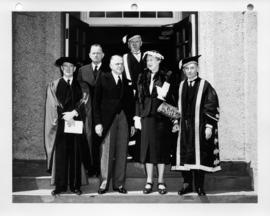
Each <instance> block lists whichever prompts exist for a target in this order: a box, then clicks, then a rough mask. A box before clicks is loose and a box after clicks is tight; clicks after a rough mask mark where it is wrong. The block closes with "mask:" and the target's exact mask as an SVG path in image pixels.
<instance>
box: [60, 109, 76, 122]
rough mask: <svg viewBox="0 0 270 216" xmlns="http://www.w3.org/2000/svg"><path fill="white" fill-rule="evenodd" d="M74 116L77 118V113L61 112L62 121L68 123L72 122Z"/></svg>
mask: <svg viewBox="0 0 270 216" xmlns="http://www.w3.org/2000/svg"><path fill="white" fill-rule="evenodd" d="M75 116H78V113H77V112H76V111H75V110H73V111H71V112H63V117H62V119H64V120H65V121H70V120H73V118H74V117H75Z"/></svg>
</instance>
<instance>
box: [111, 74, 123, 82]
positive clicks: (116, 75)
mask: <svg viewBox="0 0 270 216" xmlns="http://www.w3.org/2000/svg"><path fill="white" fill-rule="evenodd" d="M112 75H113V78H114V80H115V83H116V84H117V82H118V77H120V79H121V80H123V79H122V74H120V75H118V74H116V73H114V72H113V71H112Z"/></svg>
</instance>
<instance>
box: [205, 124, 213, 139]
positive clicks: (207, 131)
mask: <svg viewBox="0 0 270 216" xmlns="http://www.w3.org/2000/svg"><path fill="white" fill-rule="evenodd" d="M211 136H212V128H210V127H206V128H205V139H207V140H208V139H210V138H211Z"/></svg>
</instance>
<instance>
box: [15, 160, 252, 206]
mask: <svg viewBox="0 0 270 216" xmlns="http://www.w3.org/2000/svg"><path fill="white" fill-rule="evenodd" d="M221 167H222V171H219V172H216V173H207V174H206V176H205V190H206V192H207V194H208V195H209V196H210V198H209V196H207V197H206V198H200V197H198V196H197V195H196V194H195V193H193V194H190V195H188V196H187V197H180V196H178V195H177V191H178V190H179V189H180V188H181V186H182V183H183V178H182V175H181V172H171V171H170V166H166V169H165V181H166V184H167V187H168V191H169V193H168V194H167V195H165V196H160V195H159V194H158V193H157V192H156V190H157V185H156V182H157V179H156V173H155V179H154V183H155V184H154V188H153V189H154V193H152V194H151V195H144V194H142V189H143V187H144V185H145V180H146V179H145V170H144V166H143V165H142V164H139V163H133V162H129V163H128V164H127V178H126V189H127V190H128V192H129V193H128V194H127V195H121V194H119V193H116V192H114V191H112V189H111V186H110V189H109V192H108V193H106V194H105V195H102V196H100V195H98V194H97V190H98V187H99V179H98V178H96V177H92V178H89V179H88V180H89V184H88V185H85V186H82V187H81V189H82V191H83V195H82V196H77V195H74V194H71V193H70V192H67V193H64V194H61V196H60V198H53V197H52V196H51V195H50V192H51V191H52V190H53V189H54V186H51V185H50V175H49V173H47V172H46V171H45V170H46V162H45V161H20V160H14V161H13V184H12V185H13V188H12V191H13V202H16V203H41V202H46V203H50V202H53V203H58V202H59V203H89V202H90V203H115V202H116V203H117V202H124V203H178V202H179V203H201V202H206V203H207V202H214V203H215V202H216V203H219V202H221V203H222V202H257V196H256V195H255V194H253V193H254V192H253V191H252V178H251V177H250V175H249V165H248V164H247V163H244V162H222V163H221ZM239 191H244V192H245V193H252V194H249V195H248V196H246V195H239ZM218 192H225V193H227V194H228V193H232V192H235V194H234V195H233V196H232V195H228V196H227V195H226V194H225V195H224V196H223V195H217V193H218ZM222 196H223V197H222ZM188 197H189V198H188ZM226 197H228V198H226Z"/></svg>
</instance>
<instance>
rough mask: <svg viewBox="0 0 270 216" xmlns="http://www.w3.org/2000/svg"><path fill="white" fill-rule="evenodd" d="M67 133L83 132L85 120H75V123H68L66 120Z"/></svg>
mask: <svg viewBox="0 0 270 216" xmlns="http://www.w3.org/2000/svg"><path fill="white" fill-rule="evenodd" d="M64 132H65V133H73V134H82V132H83V122H82V121H74V124H72V125H68V123H67V121H65V128H64Z"/></svg>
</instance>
